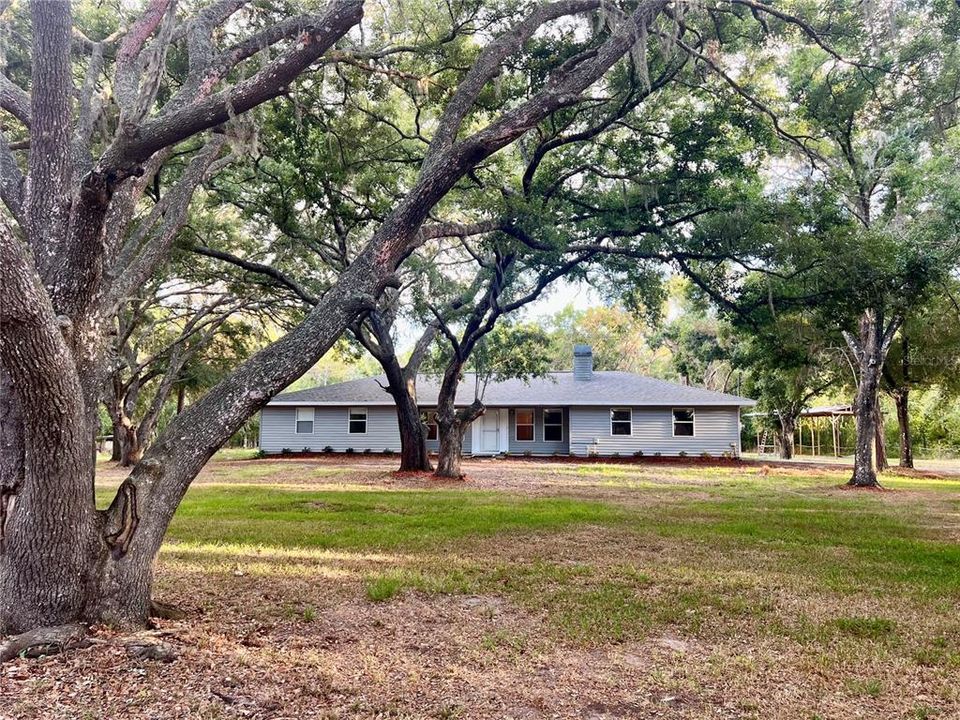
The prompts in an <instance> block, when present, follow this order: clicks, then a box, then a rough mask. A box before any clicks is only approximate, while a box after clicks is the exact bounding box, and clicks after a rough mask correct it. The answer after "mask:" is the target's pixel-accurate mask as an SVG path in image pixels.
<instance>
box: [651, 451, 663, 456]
mask: <svg viewBox="0 0 960 720" xmlns="http://www.w3.org/2000/svg"><path fill="white" fill-rule="evenodd" d="M662 454H663V453H661V452H660V451H659V450H657V451H656V452H655V453H654V454H653V456H654V457H660V456H661V455H662Z"/></svg>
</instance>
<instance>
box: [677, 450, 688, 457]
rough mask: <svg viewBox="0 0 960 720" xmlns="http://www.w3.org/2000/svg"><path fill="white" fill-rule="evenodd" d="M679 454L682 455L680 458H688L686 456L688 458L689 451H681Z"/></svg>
mask: <svg viewBox="0 0 960 720" xmlns="http://www.w3.org/2000/svg"><path fill="white" fill-rule="evenodd" d="M678 454H679V455H680V457H686V456H687V451H686V450H681V451H680V452H679V453H678Z"/></svg>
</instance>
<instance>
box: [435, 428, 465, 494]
mask: <svg viewBox="0 0 960 720" xmlns="http://www.w3.org/2000/svg"><path fill="white" fill-rule="evenodd" d="M438 427H439V426H438ZM466 427H467V426H465V425H463V424H461V423H460V422H459V421H455V422H454V424H453V425H450V426H449V427H447V428H446V429H445V430H440V455H439V457H438V458H437V470H436V472H435V473H434V475H436V476H437V477H439V478H444V479H447V480H462V479H463V472H462V470H461V469H460V463H461V460H462V459H463V435H464V433H465V432H466Z"/></svg>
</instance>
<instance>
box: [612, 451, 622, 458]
mask: <svg viewBox="0 0 960 720" xmlns="http://www.w3.org/2000/svg"><path fill="white" fill-rule="evenodd" d="M610 457H615V458H618V457H620V453H618V452H615V453H613V455H611V456H610Z"/></svg>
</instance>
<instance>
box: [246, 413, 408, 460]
mask: <svg viewBox="0 0 960 720" xmlns="http://www.w3.org/2000/svg"><path fill="white" fill-rule="evenodd" d="M295 419H296V408H293V407H269V406H268V407H265V408H264V409H263V412H262V413H261V415H260V448H261V449H262V450H263V451H264V452H280V451H281V450H283V449H284V448H289V449H290V450H293V451H294V452H300V451H302V450H304V449H307V450H310V451H313V452H320V451H321V450H323V448H325V447H326V446H328V445H329V446H330V447H332V448H333V449H334V450H336V451H337V452H343V451H344V450H346V449H347V448H353V449H354V450H356V451H357V452H363V451H364V450H366V449H367V448H369V449H370V450H372V451H374V452H382V451H383V450H385V449H389V450H394V451H399V450H400V431H399V429H398V428H397V414H396V411H395V410H394V409H393V408H390V407H368V408H367V432H366V434H365V435H360V434H354V435H351V434H350V433H349V432H348V431H347V430H348V427H347V408H346V407H318V408H314V420H313V433H311V434H309V435H307V434H299V433H297V432H296V422H295Z"/></svg>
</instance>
